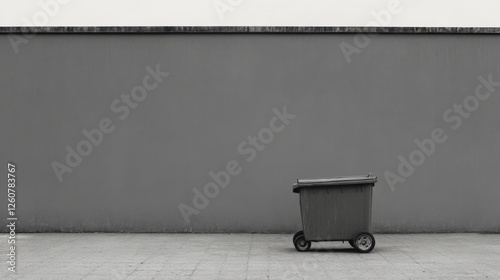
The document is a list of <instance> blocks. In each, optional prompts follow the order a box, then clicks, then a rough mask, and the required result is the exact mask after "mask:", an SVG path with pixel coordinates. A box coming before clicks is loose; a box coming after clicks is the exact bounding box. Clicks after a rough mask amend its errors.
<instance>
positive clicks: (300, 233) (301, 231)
mask: <svg viewBox="0 0 500 280" xmlns="http://www.w3.org/2000/svg"><path fill="white" fill-rule="evenodd" d="M299 235H304V231H303V230H299V231H297V232H296V233H295V234H294V235H293V239H292V240H295V238H297V236H299Z"/></svg>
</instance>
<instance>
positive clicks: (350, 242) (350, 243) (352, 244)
mask: <svg viewBox="0 0 500 280" xmlns="http://www.w3.org/2000/svg"><path fill="white" fill-rule="evenodd" d="M349 245H351V247H352V248H356V247H354V242H352V240H349Z"/></svg>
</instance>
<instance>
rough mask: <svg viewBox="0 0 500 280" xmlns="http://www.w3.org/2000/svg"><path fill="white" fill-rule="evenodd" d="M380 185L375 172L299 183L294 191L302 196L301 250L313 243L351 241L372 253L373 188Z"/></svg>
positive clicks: (295, 238) (297, 237)
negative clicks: (373, 174) (376, 184)
mask: <svg viewBox="0 0 500 280" xmlns="http://www.w3.org/2000/svg"><path fill="white" fill-rule="evenodd" d="M376 182H377V177H374V176H372V174H371V173H370V174H369V175H368V176H366V175H364V176H349V177H333V178H327V179H299V180H297V182H296V183H295V184H294V185H293V188H292V189H293V192H294V193H299V195H300V212H301V217H302V230H300V231H298V232H297V233H295V235H294V236H293V244H294V246H295V248H296V249H297V251H300V252H303V251H307V250H309V249H310V248H311V242H319V241H348V242H349V244H350V245H351V246H352V247H354V249H356V250H357V251H358V252H361V253H368V252H370V251H372V250H373V248H374V247H375V238H374V237H373V235H372V234H371V216H372V189H373V186H375V183H376Z"/></svg>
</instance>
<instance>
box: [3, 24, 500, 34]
mask: <svg viewBox="0 0 500 280" xmlns="http://www.w3.org/2000/svg"><path fill="white" fill-rule="evenodd" d="M0 33H2V34H22V33H41V34H43V33H47V34H68V33H91V34H92V33H98V34H99V33H103V34H106V33H123V34H134V33H159V34H162V33H284V34H295V33H296V34H304V33H305V34H315V33H325V34H336V33H340V34H342V33H344V34H345V33H385V34H500V27H382V26H373V27H365V26H33V27H31V26H0Z"/></svg>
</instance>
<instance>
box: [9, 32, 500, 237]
mask: <svg viewBox="0 0 500 280" xmlns="http://www.w3.org/2000/svg"><path fill="white" fill-rule="evenodd" d="M355 38H358V39H359V37H355V35H354V34H276V35H269V34H135V35H133V34H127V35H121V34H113V35H104V34H87V35H83V34H61V35H55V34H52V35H51V34H39V35H37V36H36V37H34V38H30V39H29V42H27V43H26V44H24V43H23V44H21V45H19V52H18V53H17V54H16V53H15V52H14V50H13V48H12V45H11V42H10V41H9V36H8V35H6V34H4V35H0V62H1V64H0V90H1V91H0V116H1V120H0V129H1V131H2V136H1V137H0V146H1V150H0V159H1V162H2V164H3V165H5V164H6V162H7V161H12V162H14V163H15V164H16V165H17V167H18V169H17V176H18V186H17V205H16V206H17V213H18V218H19V220H18V226H19V228H18V231H35V232H46V231H68V232H79V231H110V232H111V231H125V232H128V231H132V232H167V231H168V232H184V231H209V232H291V231H294V230H298V229H299V228H300V227H301V222H300V213H299V198H298V195H297V194H294V193H292V188H291V185H292V183H293V182H294V180H295V179H297V178H308V177H328V176H336V175H358V174H367V173H369V172H373V173H374V174H375V175H376V176H378V177H379V182H378V183H377V184H376V185H375V188H374V193H373V219H372V221H373V229H374V230H375V231H385V232H434V231H435V232H448V231H496V232H499V231H500V219H499V213H500V203H499V201H500V183H499V177H497V175H498V174H499V169H500V145H499V143H500V118H499V113H498V108H499V107H500V87H499V86H491V88H490V89H491V90H492V91H493V90H495V89H496V91H493V92H492V93H491V94H490V96H489V97H485V96H486V95H487V92H488V87H486V86H479V85H480V84H481V82H480V81H479V80H478V76H482V77H484V79H486V80H488V78H489V75H492V76H491V79H492V80H493V81H500V51H499V50H500V36H497V35H470V34H469V35H460V34H449V35H436V34H406V35H404V34H381V35H375V36H373V37H372V38H371V41H370V42H369V44H368V45H367V46H365V47H364V48H358V49H356V50H357V52H356V53H354V54H352V56H351V59H352V60H351V62H350V63H348V62H347V61H346V58H345V56H344V54H343V52H342V50H341V48H340V47H339V45H340V44H341V43H342V42H345V43H348V44H350V45H352V46H355V45H354V40H355ZM359 43H360V42H358V45H359ZM157 65H159V68H160V69H161V71H164V72H169V73H170V75H169V76H168V77H163V78H162V77H161V76H160V77H158V76H156V78H157V79H163V81H162V82H161V83H159V84H158V85H157V87H156V88H155V89H152V90H149V91H147V95H137V96H139V97H140V98H143V100H142V101H140V102H135V101H130V100H129V101H128V102H130V103H129V104H133V105H126V104H127V103H126V101H124V100H122V95H124V96H125V97H124V98H126V96H129V95H130V94H131V91H132V90H133V89H134V91H135V93H136V94H139V90H140V88H136V86H140V85H143V80H144V78H145V77H147V76H148V75H150V76H151V74H150V73H149V72H151V71H149V72H148V71H147V70H146V67H147V66H150V67H151V69H154V68H156V67H157ZM155 81H156V79H155V76H154V75H153V76H152V78H150V79H149V80H148V81H147V82H149V83H150V84H154V83H155ZM483 84H484V82H483ZM478 86H479V91H478V92H479V93H480V94H482V95H480V96H481V97H483V99H484V100H479V99H478V98H477V97H475V99H474V97H470V96H474V94H475V91H476V89H477V88H478ZM116 100H117V101H116ZM464 100H466V102H468V103H467V108H469V109H471V108H472V109H474V110H466V109H463V110H465V111H464V112H462V114H461V113H460V112H459V111H457V110H458V109H457V108H454V107H453V106H454V104H463V102H464ZM475 101H477V104H476V103H475ZM113 104H114V109H112V107H113ZM123 106H125V107H127V108H128V109H125V108H124V107H123ZM285 106H286V111H287V113H288V114H293V115H295V118H293V119H292V118H290V119H286V120H285V122H283V121H282V120H281V119H280V118H277V117H276V116H277V112H278V115H279V114H280V113H279V112H281V113H282V111H283V108H284V107H285ZM132 107H135V108H132ZM449 109H450V110H452V112H451V113H450V112H449V111H448V110H449ZM127 110H128V114H126V111H127ZM445 113H446V115H447V118H443V114H445ZM282 117H283V116H282ZM121 118H123V119H121ZM103 119H104V124H103V126H104V127H105V128H106V129H104V130H107V131H108V133H103V138H102V139H97V140H100V141H96V142H99V145H97V146H96V145H93V146H92V151H91V152H89V155H87V156H83V157H82V159H81V161H80V162H79V163H78V164H74V162H76V160H75V159H74V158H73V165H75V167H70V166H68V164H67V162H66V159H65V158H66V157H67V154H68V151H67V150H66V147H67V146H69V147H70V149H72V150H77V148H78V143H80V142H82V141H84V140H85V139H87V137H86V136H84V134H83V133H82V130H87V131H92V129H96V128H99V126H100V123H101V122H102V120H103ZM106 119H107V120H106ZM273 120H275V121H273ZM270 122H271V123H272V124H274V126H272V124H271V123H270ZM283 123H284V124H286V125H283V126H281V124H283ZM273 127H274V128H275V131H274V132H273V135H272V136H273V137H272V140H271V139H270V133H269V131H272V130H269V129H267V128H273ZM278 127H279V128H280V129H282V130H280V131H278V130H279V129H276V128H278ZM112 128H113V130H112V131H110V130H111V129H112ZM454 128H455V129H454ZM436 129H437V130H436ZM439 129H441V130H439ZM433 131H434V134H436V133H437V134H439V132H441V135H440V137H437V138H439V139H441V140H442V139H444V138H446V140H445V141H441V140H440V141H441V142H443V143H437V142H433V143H434V145H435V148H434V151H431V152H429V151H427V152H428V154H429V155H424V156H425V158H424V159H423V160H424V162H423V163H422V164H420V162H418V161H421V159H420V158H419V155H420V156H421V155H423V154H424V153H423V152H414V151H415V150H417V149H418V146H417V145H416V144H415V142H414V141H415V140H416V139H418V140H424V139H428V138H431V137H432V134H433ZM436 131H437V132H436ZM94 132H95V131H94ZM259 133H260V134H261V137H264V139H265V142H267V144H263V143H262V142H260V140H257V141H259V143H257V144H256V146H255V147H252V146H251V144H250V143H249V139H248V137H249V136H257V139H259V138H258V136H259ZM98 134H99V133H97V134H94V135H98ZM443 134H444V135H443ZM95 137H97V136H95ZM266 137H267V138H266ZM97 138H99V137H97ZM244 141H246V142H247V143H243V144H241V143H242V142H244ZM424 143H429V142H428V141H427V142H424ZM240 145H241V146H240ZM431 146H432V144H429V146H428V147H430V148H431ZM238 147H240V151H238ZM257 147H258V148H259V149H260V150H258V149H257ZM80 148H82V149H83V150H82V151H85V152H88V150H85V147H84V146H81V147H80ZM430 148H428V149H430ZM430 150H432V149H430ZM411 154H412V155H413V156H414V158H413V161H414V162H418V163H419V164H420V165H419V166H416V167H415V168H414V169H415V170H413V172H412V174H411V175H409V176H406V175H408V174H409V173H411V172H410V171H408V170H407V169H408V167H407V166H406V167H405V168H406V169H404V168H403V169H404V170H403V172H398V165H400V162H401V158H398V157H399V156H400V155H401V156H402V158H403V161H406V160H409V157H410V155H411ZM70 160H71V157H70ZM54 162H58V163H60V164H61V165H58V166H59V167H60V166H62V165H65V166H67V167H66V168H67V169H65V170H69V169H70V168H71V170H72V172H71V173H69V172H67V173H64V174H63V175H62V179H63V180H62V182H60V181H59V179H58V177H57V176H56V173H55V172H54V168H53V166H52V164H53V163H54ZM228 163H229V165H230V166H229V167H230V168H229V169H231V170H233V173H234V174H236V175H231V176H230V182H229V184H228V185H227V186H226V187H225V188H214V187H213V186H214V184H210V183H211V182H214V179H212V177H211V176H210V175H209V173H210V172H211V171H213V172H219V171H221V170H226V169H227V167H228V166H227V165H228ZM410 164H411V163H410ZM5 169H6V168H5ZM410 169H411V168H410ZM386 172H391V173H393V174H394V175H397V176H401V178H403V179H404V182H401V181H402V180H400V182H397V183H396V184H395V185H394V186H393V188H391V187H390V185H391V183H390V182H388V181H387V180H386V179H385V176H384V174H386ZM405 172H406V173H405ZM6 173H7V171H6V170H4V171H2V174H3V175H2V178H4V180H3V181H4V182H6V178H5V177H6ZM405 176H406V177H405ZM207 184H209V186H211V187H212V189H211V190H212V191H216V190H218V195H212V197H211V198H206V200H203V199H198V200H197V201H196V202H197V203H198V204H203V203H204V204H206V203H207V201H208V206H206V207H204V208H203V209H197V208H196V205H193V197H195V193H196V191H193V189H195V190H199V191H200V192H203V190H204V186H205V185H207ZM209 188H210V187H209ZM2 189H4V191H2V192H1V199H0V209H1V212H0V213H2V219H4V218H6V216H7V214H6V210H5V209H7V199H6V191H5V189H6V188H2ZM212 194H214V193H212ZM181 203H183V204H184V206H185V207H184V208H183V209H191V210H195V211H196V212H197V214H193V215H191V216H189V219H190V221H189V223H186V220H185V219H184V218H183V216H182V215H181V212H180V210H179V205H180V204H181ZM198 206H200V205H198ZM202 206H205V205H202ZM189 207H191V208H189ZM198 211H199V213H198ZM4 220H5V219H4ZM5 230H6V228H5V227H3V228H2V229H1V231H5Z"/></svg>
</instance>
